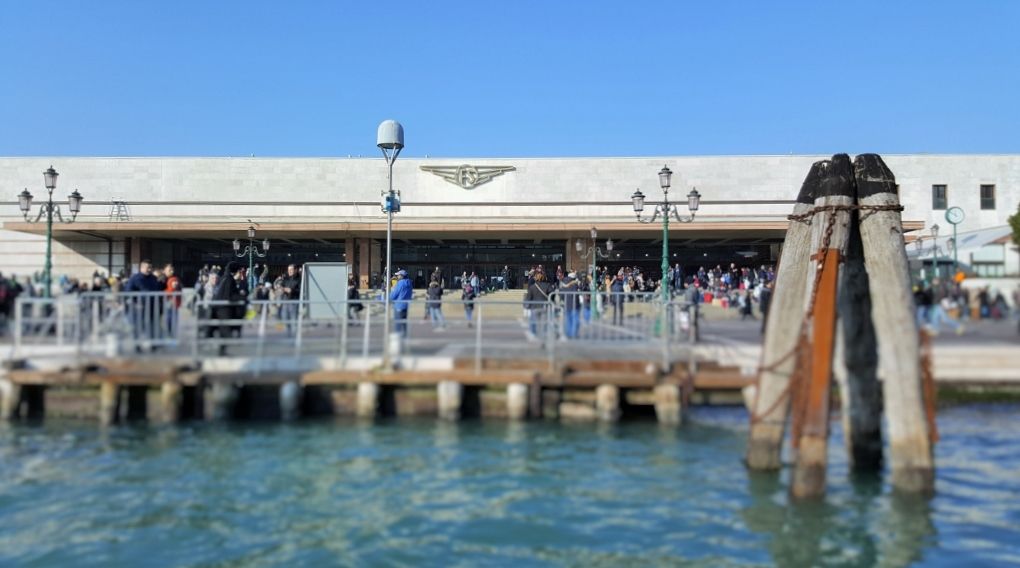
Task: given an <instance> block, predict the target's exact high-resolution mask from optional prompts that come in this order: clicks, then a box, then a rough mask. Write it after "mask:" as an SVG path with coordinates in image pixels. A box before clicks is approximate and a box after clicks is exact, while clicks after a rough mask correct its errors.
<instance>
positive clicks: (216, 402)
mask: <svg viewBox="0 0 1020 568" xmlns="http://www.w3.org/2000/svg"><path fill="white" fill-rule="evenodd" d="M211 390H212V392H211V396H209V397H208V398H207V399H206V403H207V406H206V414H205V415H206V418H207V419H209V420H228V419H230V418H233V416H234V407H235V406H236V405H237V397H238V389H237V387H236V386H234V385H232V384H230V383H224V382H214V383H213V384H212V389H211Z"/></svg>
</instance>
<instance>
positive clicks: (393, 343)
mask: <svg viewBox="0 0 1020 568" xmlns="http://www.w3.org/2000/svg"><path fill="white" fill-rule="evenodd" d="M389 343H390V344H389V349H390V362H391V364H392V365H393V366H394V367H396V366H397V364H398V363H399V362H400V354H401V352H402V350H403V348H404V336H403V335H401V334H400V332H396V331H394V332H390V337H389Z"/></svg>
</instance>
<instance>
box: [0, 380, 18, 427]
mask: <svg viewBox="0 0 1020 568" xmlns="http://www.w3.org/2000/svg"><path fill="white" fill-rule="evenodd" d="M20 407H21V385H19V384H17V383H15V382H13V381H11V380H10V379H0V419H3V420H14V419H16V418H18V410H19V408H20Z"/></svg>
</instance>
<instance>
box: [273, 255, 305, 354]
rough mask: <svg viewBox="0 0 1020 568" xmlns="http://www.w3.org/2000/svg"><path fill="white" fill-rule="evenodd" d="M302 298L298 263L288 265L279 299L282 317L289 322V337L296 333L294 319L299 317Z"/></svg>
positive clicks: (281, 283)
mask: <svg viewBox="0 0 1020 568" xmlns="http://www.w3.org/2000/svg"><path fill="white" fill-rule="evenodd" d="M300 298H301V274H300V273H299V272H298V269H297V265H296V264H290V265H287V275H286V276H284V277H283V280H281V281H280V291H279V295H278V299H279V300H280V301H281V305H280V319H282V320H283V321H284V322H286V324H287V337H290V336H292V335H294V330H293V327H292V326H293V325H294V324H293V323H292V322H293V321H294V320H296V319H297V316H298V309H300V306H299V302H298V300H299V299H300Z"/></svg>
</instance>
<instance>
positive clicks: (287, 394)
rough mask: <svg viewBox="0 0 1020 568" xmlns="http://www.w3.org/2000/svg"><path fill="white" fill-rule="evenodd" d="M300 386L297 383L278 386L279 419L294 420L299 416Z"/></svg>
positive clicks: (291, 382) (288, 382)
mask: <svg viewBox="0 0 1020 568" xmlns="http://www.w3.org/2000/svg"><path fill="white" fill-rule="evenodd" d="M301 395H302V391H301V385H300V384H298V382H297V381H287V382H285V383H283V384H282V385H280V417H281V418H282V419H283V420H285V421H289V420H294V419H295V418H297V417H298V416H299V415H300V414H301V398H302V396H301Z"/></svg>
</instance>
